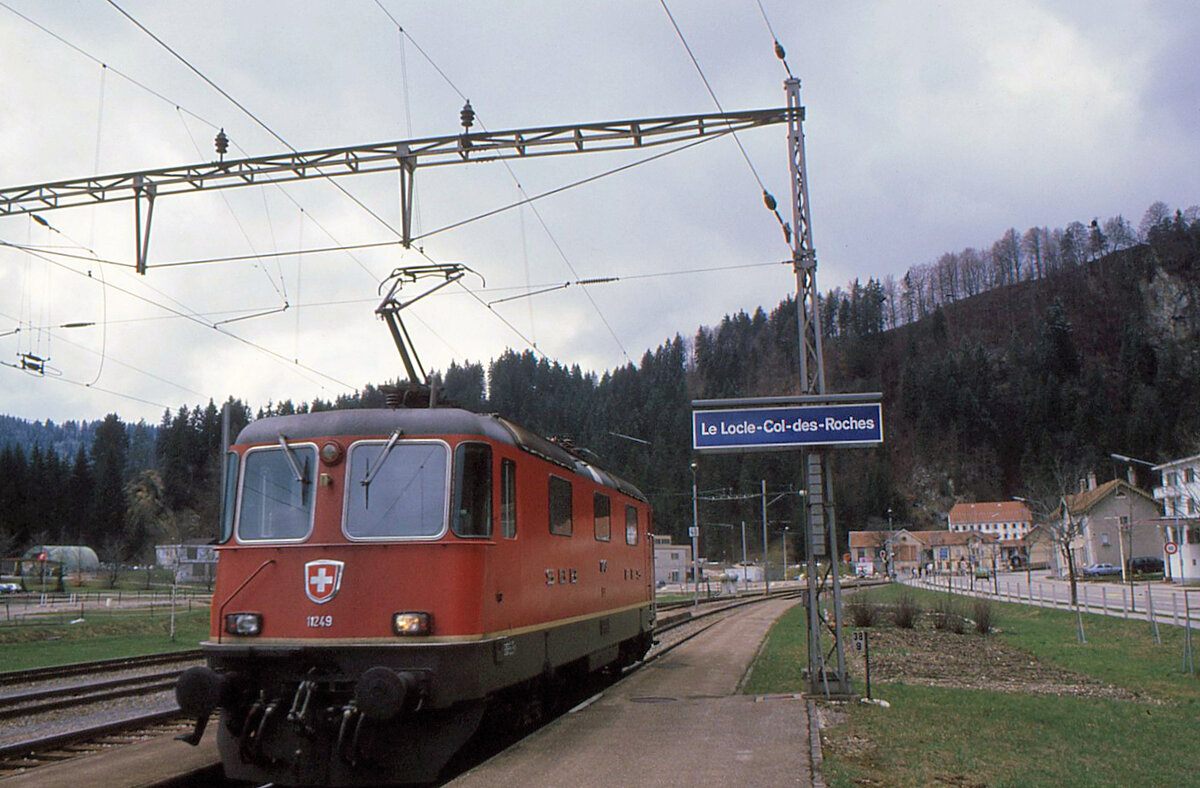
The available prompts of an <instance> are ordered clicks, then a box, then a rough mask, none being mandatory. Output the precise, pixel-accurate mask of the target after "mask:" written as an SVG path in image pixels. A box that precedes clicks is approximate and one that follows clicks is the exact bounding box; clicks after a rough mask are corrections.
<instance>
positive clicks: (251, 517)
mask: <svg viewBox="0 0 1200 788" xmlns="http://www.w3.org/2000/svg"><path fill="white" fill-rule="evenodd" d="M285 451H286V452H287V453H286V454H285ZM316 466H317V447H316V446H313V445H311V444H310V445H304V446H297V445H289V446H287V447H286V449H284V448H282V447H280V448H276V447H270V448H261V449H251V450H250V451H249V452H247V453H246V469H245V478H244V479H243V482H242V505H241V508H240V510H239V512H238V526H237V530H238V538H239V539H241V540H243V541H263V540H288V541H295V540H299V539H303V538H305V537H306V536H308V534H309V531H310V530H311V529H312V515H313V470H314V468H316ZM297 475H299V477H300V478H297Z"/></svg>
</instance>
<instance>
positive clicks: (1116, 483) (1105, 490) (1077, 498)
mask: <svg viewBox="0 0 1200 788" xmlns="http://www.w3.org/2000/svg"><path fill="white" fill-rule="evenodd" d="M1118 492H1124V493H1125V494H1126V495H1128V494H1130V492H1133V493H1135V494H1137V495H1140V496H1141V497H1142V498H1144V499H1145V500H1146V501H1147V502H1149V503H1152V504H1154V506H1155V507H1156V508H1157V507H1158V502H1157V501H1155V500H1154V497H1153V496H1151V495H1150V494H1148V493H1146V492H1144V491H1142V490H1139V489H1138V488H1137V487H1134V486H1133V485H1132V484H1130V483H1129V482H1127V481H1125V480H1124V479H1110V480H1109V481H1106V482H1105V483H1104V484H1100V485H1097V486H1096V487H1095V488H1093V489H1091V490H1084V491H1083V492H1081V493H1075V494H1073V495H1064V496H1063V501H1064V502H1066V504H1067V509H1068V510H1069V511H1070V512H1071V514H1087V513H1088V512H1089V511H1091V510H1092V509H1093V508H1094V507H1095V506H1096V505H1097V504H1099V503H1100V502H1101V501H1104V500H1105V499H1107V498H1108V497H1109V496H1113V495H1116V494H1117V493H1118Z"/></svg>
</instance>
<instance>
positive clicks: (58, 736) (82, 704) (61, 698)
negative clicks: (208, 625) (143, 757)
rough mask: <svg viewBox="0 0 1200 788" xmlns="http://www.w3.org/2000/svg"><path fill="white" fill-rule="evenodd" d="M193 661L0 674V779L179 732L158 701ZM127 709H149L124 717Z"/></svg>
mask: <svg viewBox="0 0 1200 788" xmlns="http://www.w3.org/2000/svg"><path fill="white" fill-rule="evenodd" d="M200 657H201V652H200V650H199V649H194V650H190V651H182V652H172V653H168V654H154V655H149V656H143V657H127V658H121V659H109V660H101V661H97V662H88V663H77V664H72V665H64V666H59V667H53V668H38V669H34V670H21V671H7V672H5V673H0V723H3V728H4V732H5V734H6V735H4V736H3V738H0V776H4V775H8V774H13V773H23V772H28V771H29V770H30V769H34V768H37V767H39V766H43V765H47V764H51V763H58V762H60V761H63V760H67V759H69V758H77V757H81V756H83V755H87V754H90V753H94V752H101V751H107V750H111V749H113V748H114V747H120V746H122V745H126V744H131V743H134V742H138V741H143V740H145V739H147V738H150V737H152V736H157V735H161V734H163V733H164V732H166V731H183V730H186V729H187V728H188V727H190V722H189V721H188V720H187V719H185V718H184V717H183V716H182V715H181V714H180V712H179V709H178V707H177V706H176V705H175V702H174V698H171V699H170V701H169V702H166V703H164V701H163V699H162V695H163V694H164V693H167V692H169V691H170V690H172V689H173V688H174V686H175V679H176V678H177V677H178V675H179V674H180V673H181V672H182V670H183V669H184V668H185V667H187V666H189V665H194V664H197V663H198V662H199V661H200ZM83 677H87V678H86V679H84V678H83ZM156 696H157V697H156ZM133 698H140V699H145V700H132V701H130V700H128V699H133ZM131 705H132V706H135V707H140V708H143V709H144V708H146V707H147V706H150V707H153V708H152V710H150V711H142V712H138V713H132V714H131V713H129V711H128V708H129V706H131ZM164 706H165V707H164Z"/></svg>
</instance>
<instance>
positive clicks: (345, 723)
mask: <svg viewBox="0 0 1200 788" xmlns="http://www.w3.org/2000/svg"><path fill="white" fill-rule="evenodd" d="M365 719H366V718H365V717H364V716H363V715H362V713H361V712H360V711H359V710H358V708H357V707H356V706H355V705H354V703H353V702H350V703H347V704H346V705H345V706H344V707H343V708H342V724H341V725H340V726H338V737H337V744H336V745H335V746H334V752H336V753H337V754H338V757H339V758H341V759H342V762H343V763H346V764H347V765H349V766H350V767H351V768H357V767H358V757H359V749H358V736H359V733H361V731H362V726H363V721H364V720H365Z"/></svg>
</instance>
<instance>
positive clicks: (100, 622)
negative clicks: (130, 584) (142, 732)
mask: <svg viewBox="0 0 1200 788" xmlns="http://www.w3.org/2000/svg"><path fill="white" fill-rule="evenodd" d="M170 626H171V622H170V617H169V616H167V615H163V614H161V613H160V614H156V615H155V616H154V617H153V618H151V617H149V616H147V615H145V613H142V614H140V615H125V614H97V615H90V614H89V615H87V616H86V618H85V619H84V621H83V623H80V624H64V625H60V626H44V627H42V626H20V627H0V653H2V654H3V658H0V671H4V670H25V669H28V668H40V667H49V666H52V665H68V664H71V663H73V662H89V661H92V660H97V659H110V658H113V657H130V656H139V655H142V654H157V653H160V652H164V651H186V650H188V649H193V648H196V647H197V644H199V642H200V641H201V640H204V639H205V638H206V637H207V636H208V611H207V610H193V611H192V612H191V613H176V614H175V641H174V642H172V641H171V637H170Z"/></svg>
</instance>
